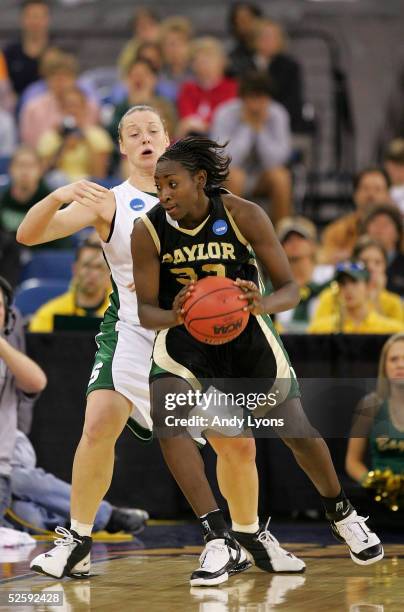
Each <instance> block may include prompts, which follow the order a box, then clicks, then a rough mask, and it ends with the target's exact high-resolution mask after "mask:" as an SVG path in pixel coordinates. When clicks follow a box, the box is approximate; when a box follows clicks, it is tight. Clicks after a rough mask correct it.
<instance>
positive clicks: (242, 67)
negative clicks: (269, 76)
mask: <svg viewBox="0 0 404 612" xmlns="http://www.w3.org/2000/svg"><path fill="white" fill-rule="evenodd" d="M260 17H262V11H261V9H260V7H259V6H257V5H256V4H253V3H252V2H235V3H234V4H232V5H231V7H230V12H229V30H230V34H231V35H232V37H233V39H234V44H233V47H232V48H231V50H230V53H229V60H230V61H229V69H228V72H229V73H230V74H231V75H233V76H236V77H242V76H244V75H245V73H246V72H247V71H248V70H251V67H252V66H253V64H254V53H255V39H256V32H257V25H258V24H257V22H258V19H259V18H260Z"/></svg>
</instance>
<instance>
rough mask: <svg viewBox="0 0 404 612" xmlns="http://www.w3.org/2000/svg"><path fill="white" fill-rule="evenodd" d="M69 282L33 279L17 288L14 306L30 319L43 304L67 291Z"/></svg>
mask: <svg viewBox="0 0 404 612" xmlns="http://www.w3.org/2000/svg"><path fill="white" fill-rule="evenodd" d="M68 287H69V281H68V280H56V279H43V278H31V279H29V280H26V281H24V282H23V283H22V284H21V285H20V286H19V287H17V289H16V291H15V294H14V305H15V306H16V307H17V308H18V310H19V311H20V312H21V314H22V315H23V317H28V316H29V315H32V314H33V313H34V312H36V311H37V310H38V308H39V307H40V306H42V304H45V302H48V301H49V300H52V299H53V298H54V297H56V296H58V295H61V294H62V293H64V292H65V291H67V289H68Z"/></svg>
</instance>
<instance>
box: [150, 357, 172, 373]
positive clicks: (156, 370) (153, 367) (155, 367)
mask: <svg viewBox="0 0 404 612" xmlns="http://www.w3.org/2000/svg"><path fill="white" fill-rule="evenodd" d="M168 373H169V372H167V370H163V368H160V366H158V365H157V363H156V362H155V361H154V359H152V365H151V368H150V376H158V375H159V374H168Z"/></svg>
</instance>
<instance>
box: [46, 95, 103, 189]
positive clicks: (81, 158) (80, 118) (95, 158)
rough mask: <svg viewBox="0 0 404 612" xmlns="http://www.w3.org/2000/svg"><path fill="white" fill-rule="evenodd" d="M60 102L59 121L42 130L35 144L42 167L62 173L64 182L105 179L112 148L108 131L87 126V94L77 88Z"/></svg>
mask: <svg viewBox="0 0 404 612" xmlns="http://www.w3.org/2000/svg"><path fill="white" fill-rule="evenodd" d="M60 105H61V108H62V111H63V112H64V118H63V120H62V122H61V124H60V125H59V126H58V128H57V129H53V130H49V131H48V132H45V133H44V134H43V135H42V137H41V138H40V140H39V143H38V153H39V155H40V156H41V158H42V160H43V164H44V168H45V170H46V171H53V170H56V171H57V172H59V173H61V174H62V180H63V183H69V182H73V181H77V180H79V179H82V178H98V179H104V178H105V177H106V176H107V175H108V169H109V162H110V156H111V153H112V151H113V148H114V145H113V142H112V140H111V138H110V136H109V134H108V132H107V131H106V130H104V128H102V127H101V126H98V125H86V108H87V106H86V97H85V95H84V94H83V92H82V91H81V89H79V88H78V87H76V86H74V87H72V88H71V89H68V90H67V91H65V92H64V93H63V94H62V96H61V99H60ZM59 184H60V177H59Z"/></svg>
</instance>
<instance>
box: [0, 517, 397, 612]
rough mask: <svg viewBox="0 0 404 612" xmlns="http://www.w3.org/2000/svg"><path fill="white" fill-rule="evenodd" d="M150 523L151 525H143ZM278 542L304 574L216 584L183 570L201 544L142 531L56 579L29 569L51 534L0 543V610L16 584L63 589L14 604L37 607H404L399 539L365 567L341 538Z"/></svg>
mask: <svg viewBox="0 0 404 612" xmlns="http://www.w3.org/2000/svg"><path fill="white" fill-rule="evenodd" d="M152 530H153V527H150V528H149V529H147V530H146V531H145V532H144V533H145V534H146V533H147V532H151V531H152ZM174 532H175V528H174ZM142 535H143V534H142ZM159 537H160V536H159ZM181 538H182V536H180V537H179V539H181ZM146 539H147V538H146ZM282 544H283V545H284V546H285V547H286V548H288V549H289V550H291V551H293V552H294V553H295V554H296V555H298V556H300V557H302V558H303V559H304V560H305V562H306V564H307V570H306V572H305V574H294V575H293V574H290V575H273V574H266V573H264V572H262V571H260V570H258V569H256V568H255V567H253V568H251V569H249V570H248V571H246V572H244V573H242V574H239V575H237V576H233V577H232V578H230V580H229V581H228V582H227V583H225V584H224V585H221V586H219V587H193V588H191V587H190V585H189V583H188V578H189V575H190V573H191V572H192V570H193V569H195V567H196V566H197V559H198V555H199V553H200V551H201V546H195V545H186V544H184V545H183V546H181V545H179V544H177V545H176V546H175V547H170V548H155V547H149V548H148V547H147V544H145V543H144V542H143V541H142V540H141V539H139V538H135V539H134V540H132V541H130V542H121V543H106V544H103V543H96V544H95V545H94V548H93V551H94V552H93V564H92V576H91V578H89V579H84V580H71V579H68V578H65V579H63V580H61V581H54V580H50V579H49V578H47V577H45V576H39V575H37V574H34V573H32V572H31V571H30V569H29V560H30V559H31V558H32V557H33V556H35V555H36V554H39V553H40V552H43V551H44V550H48V549H49V542H39V543H38V544H37V546H36V547H35V546H33V547H31V548H29V547H28V550H25V551H24V550H23V549H19V551H18V552H16V549H14V550H12V549H9V550H8V551H7V550H4V549H3V551H0V570H1V579H0V601H1V604H2V605H0V610H12V609H15V608H14V606H11V605H7V604H6V598H7V596H8V594H9V593H10V592H13V591H26V592H29V593H33V594H38V595H45V597H46V595H47V594H49V593H52V592H55V591H56V592H59V593H61V594H62V595H63V600H64V601H63V605H61V606H55V605H52V604H51V603H49V604H38V605H35V606H23V607H21V606H19V607H18V608H16V609H18V610H24V611H31V610H32V611H35V612H36V611H40V610H55V611H56V612H57V611H63V612H64V611H67V612H76V611H77V612H79V611H80V612H81V611H84V610H105V611H108V612H109V611H112V612H115V611H119V612H126V611H132V610H135V611H137V610H139V611H142V612H143V611H145V612H163V611H164V612H165V611H167V612H193V611H196V612H235V611H241V612H267V611H272V610H279V611H283V610H288V611H290V612H306V611H309V610H310V612H330V611H333V612H340V611H341V612H342V611H347V612H402V611H403V610H404V545H403V544H387V545H386V546H385V551H386V557H385V559H384V560H383V561H381V562H379V563H376V564H375V565H371V566H368V567H360V566H358V565H356V564H354V563H353V562H352V561H351V560H350V558H349V556H348V554H347V551H346V548H345V547H344V546H342V545H339V544H335V545H334V544H326V545H324V544H319V543H315V542H310V543H304V542H299V543H296V542H293V541H292V542H289V543H286V542H285V540H282ZM18 555H19V556H18ZM22 557H25V558H22ZM42 599H44V597H42Z"/></svg>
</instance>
